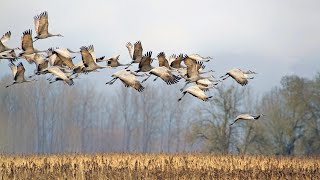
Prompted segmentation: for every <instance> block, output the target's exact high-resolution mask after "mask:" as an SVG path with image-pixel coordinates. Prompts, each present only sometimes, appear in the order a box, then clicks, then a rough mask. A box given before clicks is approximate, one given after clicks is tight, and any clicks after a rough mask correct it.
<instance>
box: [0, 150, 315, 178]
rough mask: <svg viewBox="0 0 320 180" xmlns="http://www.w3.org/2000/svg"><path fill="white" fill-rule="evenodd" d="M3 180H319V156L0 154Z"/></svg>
mask: <svg viewBox="0 0 320 180" xmlns="http://www.w3.org/2000/svg"><path fill="white" fill-rule="evenodd" d="M0 172H1V178H2V179H320V158H318V157H275V156H247V155H210V154H191V153H190V154H186V153H184V154H183V153H181V154H134V153H133V154H128V153H110V154H92V155H82V154H60V155H26V156H22V155H21V156H15V155H1V156H0Z"/></svg>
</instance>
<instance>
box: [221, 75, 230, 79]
mask: <svg viewBox="0 0 320 180" xmlns="http://www.w3.org/2000/svg"><path fill="white" fill-rule="evenodd" d="M228 75H229V74H225V75H223V76H220V78H223V77H226V76H228Z"/></svg>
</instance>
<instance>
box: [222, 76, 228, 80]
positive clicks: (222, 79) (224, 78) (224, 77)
mask: <svg viewBox="0 0 320 180" xmlns="http://www.w3.org/2000/svg"><path fill="white" fill-rule="evenodd" d="M228 77H230V76H226V77H224V78H222V80H226V79H227V78H228Z"/></svg>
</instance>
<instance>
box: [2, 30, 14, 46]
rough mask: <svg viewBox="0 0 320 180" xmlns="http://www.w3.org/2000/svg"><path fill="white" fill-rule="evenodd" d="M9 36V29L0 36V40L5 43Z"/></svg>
mask: <svg viewBox="0 0 320 180" xmlns="http://www.w3.org/2000/svg"><path fill="white" fill-rule="evenodd" d="M10 37H11V31H8V32H6V33H5V34H4V35H3V36H2V37H1V39H0V41H1V42H2V43H5V42H7V41H9V40H10Z"/></svg>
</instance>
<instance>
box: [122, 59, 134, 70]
mask: <svg viewBox="0 0 320 180" xmlns="http://www.w3.org/2000/svg"><path fill="white" fill-rule="evenodd" d="M132 63H133V61H132V62H131V63H129V64H128V66H127V67H125V68H124V69H128V68H129V67H130V66H131V65H132Z"/></svg>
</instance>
